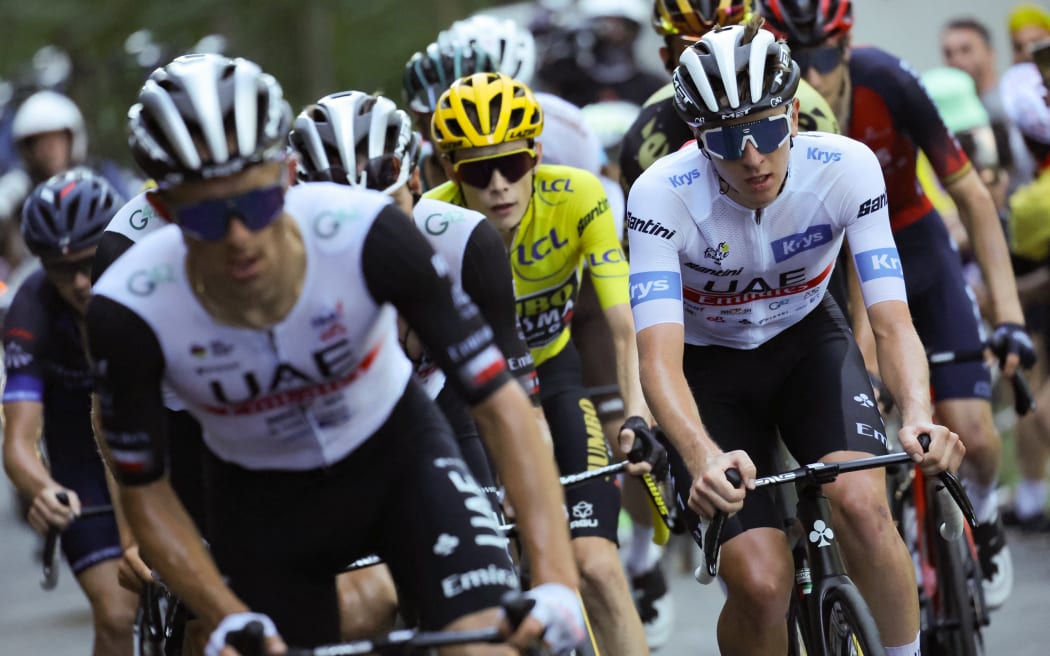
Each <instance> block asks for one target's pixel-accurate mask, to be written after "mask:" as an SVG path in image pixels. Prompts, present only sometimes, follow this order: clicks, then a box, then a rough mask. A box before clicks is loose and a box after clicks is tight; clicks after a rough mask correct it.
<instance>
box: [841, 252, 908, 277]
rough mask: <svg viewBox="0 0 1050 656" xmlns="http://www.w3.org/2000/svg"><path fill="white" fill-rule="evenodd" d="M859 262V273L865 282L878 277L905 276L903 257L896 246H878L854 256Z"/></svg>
mask: <svg viewBox="0 0 1050 656" xmlns="http://www.w3.org/2000/svg"><path fill="white" fill-rule="evenodd" d="M853 259H854V260H856V262H857V273H858V274H860V279H861V281H863V282H867V281H869V280H874V279H876V278H903V277H904V270H903V269H902V268H901V259H900V256H899V255H897V249H896V248H876V249H875V250H871V251H864V252H863V253H857V254H856V255H854V256H853Z"/></svg>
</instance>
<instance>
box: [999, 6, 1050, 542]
mask: <svg viewBox="0 0 1050 656" xmlns="http://www.w3.org/2000/svg"><path fill="white" fill-rule="evenodd" d="M1011 27H1013V25H1012V23H1011ZM1001 89H1002V95H1003V106H1004V108H1005V109H1006V111H1007V113H1008V115H1009V117H1010V119H1011V120H1012V121H1013V122H1014V124H1015V125H1016V126H1017V127H1018V129H1019V130H1020V132H1021V134H1022V135H1023V136H1024V141H1025V144H1026V145H1027V146H1028V148H1029V150H1030V151H1031V152H1032V156H1033V157H1034V158H1035V161H1036V165H1037V173H1036V179H1035V181H1034V182H1031V183H1029V184H1028V185H1026V186H1024V187H1022V188H1021V189H1019V190H1018V191H1017V192H1016V193H1014V194H1013V196H1011V197H1010V237H1011V239H1010V246H1011V250H1012V251H1013V252H1014V254H1015V255H1016V256H1018V258H1019V260H1020V261H1022V262H1026V263H1027V267H1026V269H1027V271H1028V273H1026V274H1025V275H1022V276H1020V277H1019V278H1018V284H1017V286H1018V291H1019V292H1020V294H1021V297H1022V299H1023V300H1025V301H1026V303H1027V306H1028V307H1027V308H1026V309H1027V310H1028V311H1029V314H1030V315H1031V314H1038V315H1042V316H1041V317H1040V319H1041V320H1042V323H1041V328H1042V331H1041V332H1042V341H1043V342H1044V345H1045V344H1050V335H1048V332H1050V331H1048V328H1050V322H1048V321H1047V316H1046V315H1047V307H1048V305H1050V266H1048V258H1050V108H1048V107H1047V104H1046V103H1047V89H1046V85H1045V84H1044V82H1043V79H1042V77H1041V76H1040V74H1039V71H1038V69H1037V68H1036V66H1035V64H1033V63H1030V62H1024V63H1020V64H1016V65H1014V66H1012V67H1011V68H1010V69H1009V70H1008V71H1007V72H1006V74H1005V75H1004V76H1003V82H1002V86H1001ZM1019 271H1022V269H1019ZM1040 369H1041V370H1042V371H1041V372H1036V373H1034V375H1033V389H1035V390H1036V410H1035V412H1034V413H1032V415H1030V416H1028V417H1026V418H1024V419H1023V420H1021V421H1020V422H1019V423H1018V426H1017V429H1018V430H1017V436H1018V440H1017V460H1018V465H1019V468H1020V472H1021V481H1020V482H1018V484H1017V490H1016V493H1015V494H1014V500H1013V505H1012V507H1011V508H1009V509H1007V510H1006V511H1004V512H1003V521H1004V523H1010V524H1014V525H1017V526H1020V527H1021V528H1022V529H1023V530H1029V531H1040V532H1050V518H1048V517H1047V514H1046V502H1047V464H1048V462H1050V437H1048V436H1050V385H1048V384H1047V376H1046V373H1047V372H1046V362H1045V361H1044V362H1043V363H1042V367H1040Z"/></svg>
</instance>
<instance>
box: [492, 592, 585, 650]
mask: <svg viewBox="0 0 1050 656" xmlns="http://www.w3.org/2000/svg"><path fill="white" fill-rule="evenodd" d="M525 597H528V598H529V599H532V600H533V601H534V602H535V605H534V606H533V607H532V610H531V611H530V612H529V614H528V616H527V617H526V618H525V620H524V621H522V623H521V624H519V625H518V628H517V630H515V631H514V633H513V634H512V635H511V636H510V638H508V639H507V642H508V644H511V645H513V646H515V647H517V648H518V649H521V650H525V649H528V648H530V647H534V646H535V645H536V644H537V643H538V642H539V641H540V640H541V639H542V640H543V642H545V643H547V646H548V648H549V649H550V651H551V653H554V654H562V653H565V652H567V651H568V650H570V649H572V648H574V647H578V646H579V645H580V644H581V643H582V642H583V641H584V640H585V639H586V638H587V625H586V623H585V622H584V619H583V606H581V605H580V597H579V595H577V594H576V591H575V590H573V589H572V588H569V587H567V586H564V585H562V584H561V583H544V584H542V585H538V586H536V587H535V588H533V589H531V590H529V591H528V592H526V593H525ZM508 626H509V625H508ZM504 628H505V629H506V628H507V627H504Z"/></svg>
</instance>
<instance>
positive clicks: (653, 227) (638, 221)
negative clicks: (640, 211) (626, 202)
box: [627, 213, 678, 239]
mask: <svg viewBox="0 0 1050 656" xmlns="http://www.w3.org/2000/svg"><path fill="white" fill-rule="evenodd" d="M627 229H628V230H634V231H635V232H641V233H644V234H647V235H656V236H657V237H663V238H664V239H670V238H671V237H674V235H675V233H676V232H678V231H677V230H668V229H667V228H665V227H664V226H663V225H662V224H661V223H659V222H657V221H653V220H652V219H649V220H646V219H643V218H641V217H637V216H634V215H632V214H630V213H628V214H627Z"/></svg>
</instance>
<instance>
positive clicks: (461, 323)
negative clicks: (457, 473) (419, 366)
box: [361, 205, 510, 405]
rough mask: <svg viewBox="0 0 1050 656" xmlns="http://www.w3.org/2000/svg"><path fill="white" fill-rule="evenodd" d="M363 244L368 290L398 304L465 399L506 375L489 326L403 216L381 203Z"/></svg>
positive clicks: (483, 394)
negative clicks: (382, 205)
mask: <svg viewBox="0 0 1050 656" xmlns="http://www.w3.org/2000/svg"><path fill="white" fill-rule="evenodd" d="M363 249H364V250H363V253H362V256H361V266H362V271H363V274H364V277H365V283H366V285H367V286H368V291H369V293H370V294H372V297H373V298H374V299H375V300H376V301H377V302H380V303H390V304H392V305H393V306H394V307H395V308H397V311H398V313H400V314H401V316H402V317H404V319H405V320H406V321H407V322H408V325H409V326H411V328H412V330H414V331H415V333H416V334H417V335H418V336H419V338H420V340H421V341H422V342H423V347H424V348H426V350H427V354H428V355H429V356H430V357H432V358H433V359H434V361H435V362H437V364H438V365H439V366H440V367H441V369H442V370H443V371H444V372H445V375H446V376H447V377H448V380H449V381H450V382H451V383H452V384H453V386H454V387H455V388H456V391H457V392H459V393H460V396H461V398H463V400H464V401H466V402H467V403H469V404H471V405H473V404H476V403H479V402H481V401H483V400H484V399H486V398H487V397H488V396H489V395H490V394H491V393H492V392H494V391H495V390H496V389H497V388H499V387H500V386H502V385H503V384H504V383H505V382H507V381H508V380H510V375H509V374H508V372H507V363H506V361H505V360H504V357H503V354H502V353H501V352H500V350H499V348H498V347H497V346H496V344H495V343H494V334H493V331H492V328H491V327H489V325H488V324H486V323H485V321H484V320H483V318H482V316H481V312H480V311H479V310H478V307H477V306H476V305H475V304H474V303H473V302H472V301H471V300H470V297H469V296H467V295H466V293H464V291H463V290H462V289H460V288H459V287H458V286H457V285H453V284H452V281H451V279H450V278H449V275H448V265H447V264H446V263H445V260H444V259H443V258H441V257H440V256H439V255H437V254H436V253H435V252H434V250H433V249H432V248H431V247H430V244H428V243H427V241H426V239H425V238H424V237H423V235H422V234H420V233H419V231H418V230H417V229H416V227H415V225H414V224H413V223H412V220H411V219H410V218H408V216H406V215H405V214H404V213H403V212H402V211H401V210H399V209H397V208H396V207H394V206H392V205H390V206H387V207H384V208H383V209H382V211H380V213H379V215H378V216H377V217H376V219H375V221H374V222H373V224H372V227H371V228H369V231H368V234H367V236H366V237H365V241H364V247H363Z"/></svg>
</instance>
